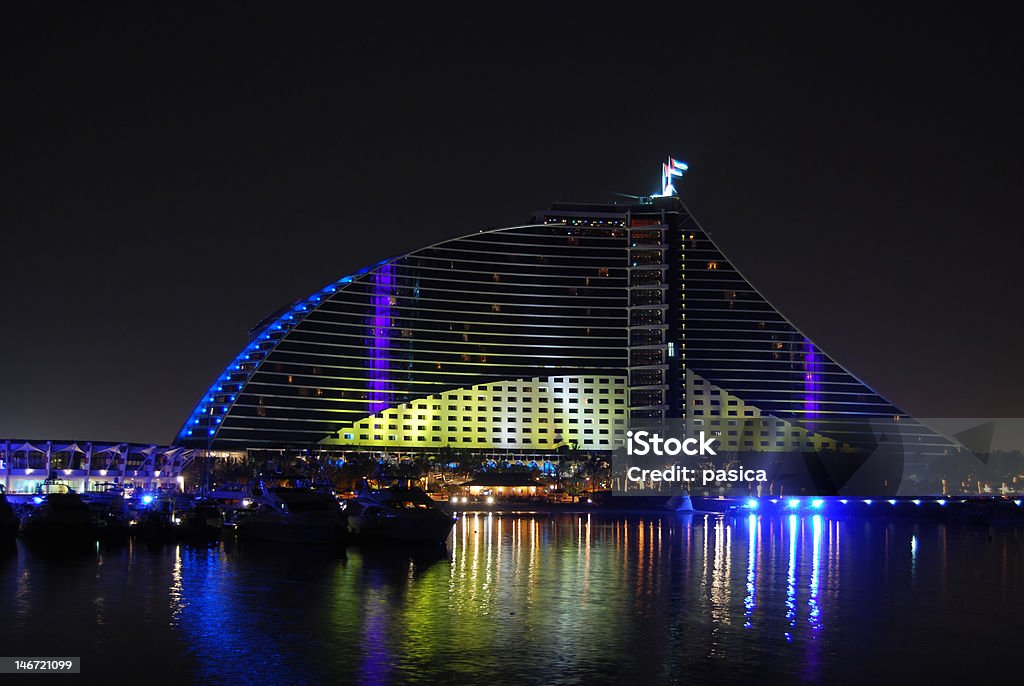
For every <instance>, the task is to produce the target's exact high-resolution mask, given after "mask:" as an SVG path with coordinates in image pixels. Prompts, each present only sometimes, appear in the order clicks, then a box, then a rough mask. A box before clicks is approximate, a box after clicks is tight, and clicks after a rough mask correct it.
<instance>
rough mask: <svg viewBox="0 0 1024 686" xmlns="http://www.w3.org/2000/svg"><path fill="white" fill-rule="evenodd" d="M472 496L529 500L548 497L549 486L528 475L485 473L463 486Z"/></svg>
mask: <svg viewBox="0 0 1024 686" xmlns="http://www.w3.org/2000/svg"><path fill="white" fill-rule="evenodd" d="M462 487H463V488H464V489H467V490H468V491H469V495H471V496H478V497H479V496H488V495H493V496H495V497H498V498H501V497H505V498H529V497H536V496H540V495H546V492H547V486H546V485H545V484H543V483H541V482H540V481H538V480H537V479H535V478H534V477H533V475H532V474H526V473H521V472H519V473H517V472H512V473H483V474H478V475H477V476H476V477H475V478H473V479H472V480H470V481H467V482H466V483H464V484H462Z"/></svg>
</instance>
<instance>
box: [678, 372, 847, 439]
mask: <svg viewBox="0 0 1024 686" xmlns="http://www.w3.org/2000/svg"><path fill="white" fill-rule="evenodd" d="M686 401H687V406H688V410H687V415H688V417H687V424H688V428H687V432H688V433H690V434H695V433H696V432H699V431H706V432H709V433H711V434H713V435H715V436H717V437H718V443H717V445H720V446H721V449H722V450H737V451H738V450H747V451H754V452H782V451H788V450H803V451H819V450H838V451H847V450H851V449H852V448H851V447H850V446H849V445H847V444H845V443H842V444H841V443H838V442H837V441H835V440H833V439H830V438H828V437H827V436H822V435H821V434H817V433H808V431H807V430H806V429H804V428H803V427H800V426H797V425H795V424H793V423H791V422H787V421H784V420H782V419H778V418H776V417H772V416H770V415H766V414H762V413H761V410H760V409H758V408H757V407H755V406H754V405H750V404H748V403H745V402H743V400H742V399H741V398H739V397H737V396H735V395H732V394H731V393H729V392H728V391H726V390H725V389H723V388H720V387H719V386H715V385H714V384H712V383H710V382H708V381H707V380H706V379H704V378H702V377H700V376H698V375H697V374H694V373H693V372H691V371H689V370H687V372H686Z"/></svg>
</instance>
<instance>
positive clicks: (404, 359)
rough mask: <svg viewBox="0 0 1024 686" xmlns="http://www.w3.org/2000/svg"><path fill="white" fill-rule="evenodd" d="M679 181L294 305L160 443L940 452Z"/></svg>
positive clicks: (472, 238)
mask: <svg viewBox="0 0 1024 686" xmlns="http://www.w3.org/2000/svg"><path fill="white" fill-rule="evenodd" d="M683 171H685V165H684V164H682V163H679V162H676V161H674V160H670V161H669V164H666V165H665V166H664V171H663V177H664V178H663V192H662V194H660V195H656V196H652V197H648V198H642V199H638V200H637V201H635V202H630V203H626V204H570V203H558V204H555V205H553V206H551V207H550V208H548V209H546V210H543V211H541V212H539V213H537V215H536V216H535V217H534V220H533V222H531V223H530V224H527V225H523V226H514V227H509V228H501V229H493V230H487V231H480V232H478V233H474V234H470V235H467V236H464V237H461V238H456V239H453V240H449V241H445V242H443V243H439V244H436V245H432V246H429V247H426V248H423V249H421V250H417V251H415V252H412V253H410V254H408V255H403V256H401V257H397V258H394V259H390V260H385V261H383V262H380V263H378V264H376V265H374V266H372V267H369V268H367V269H364V270H362V271H360V272H358V273H357V274H353V275H351V276H346V277H344V278H342V279H340V280H339V281H337V282H335V283H333V284H331V285H329V286H327V287H326V288H324V289H322V290H321V291H319V292H317V293H315V294H313V295H312V296H310V297H309V298H307V299H305V300H302V301H300V302H297V303H295V304H294V305H293V306H291V307H290V308H288V309H287V311H285V312H284V313H283V314H281V315H279V316H276V317H273V318H270V319H268V320H266V321H265V322H264V323H263V324H262V325H261V326H260V327H258V328H257V329H256V330H254V332H253V335H252V340H251V342H250V343H249V345H248V346H247V347H246V348H245V349H244V350H243V351H242V352H241V353H240V354H239V356H238V357H237V358H236V359H235V360H234V361H233V362H232V363H231V365H230V366H229V367H228V368H227V369H226V370H225V371H224V373H223V374H222V375H221V376H220V378H219V379H218V380H217V381H216V382H215V383H214V385H213V386H212V387H211V389H210V390H209V391H208V392H207V394H206V395H205V396H204V397H203V399H202V401H201V402H200V404H199V405H198V406H197V407H196V409H195V410H194V411H193V413H192V414H191V416H190V417H189V419H188V421H187V423H186V424H185V426H184V427H183V428H182V430H181V432H180V434H179V436H178V441H177V442H178V443H179V444H183V445H188V446H192V447H204V446H205V447H215V448H217V449H227V450H232V449H245V448H260V447H272V448H306V449H309V448H313V447H316V448H318V449H325V448H330V449H339V450H345V449H372V450H424V451H438V450H440V449H443V448H450V449H472V450H494V449H501V450H508V451H518V452H522V453H524V454H525V453H543V452H545V451H548V452H550V451H554V450H557V449H559V448H564V447H566V446H568V447H575V448H579V449H584V450H613V449H615V448H616V447H619V446H621V445H622V444H623V442H624V434H625V431H626V430H627V429H628V428H630V427H634V428H635V427H639V426H649V427H657V426H664V425H666V423H668V422H670V421H672V420H681V421H684V422H685V423H686V427H687V430H688V431H698V430H704V431H709V432H711V433H713V434H715V435H716V436H717V437H718V438H719V441H720V445H721V447H722V449H723V450H725V451H737V452H754V453H781V452H794V451H796V452H818V453H822V452H824V453H835V454H853V453H858V454H863V455H870V454H872V453H874V452H877V450H878V448H879V446H880V445H881V444H885V443H891V444H894V445H895V444H897V443H898V444H899V445H900V446H906V445H913V446H915V449H916V450H919V451H923V452H925V453H927V452H929V451H933V452H937V453H942V452H944V451H948V450H949V449H950V447H951V445H952V444H951V443H950V442H949V441H947V440H946V439H944V438H942V437H941V436H938V435H937V434H935V433H934V432H932V431H930V430H928V429H927V428H925V427H923V426H922V425H920V424H919V423H917V422H915V421H914V420H913V419H912V418H911V417H909V416H907V415H906V414H905V413H903V412H901V411H900V410H899V409H897V408H896V407H894V406H892V405H891V404H890V403H889V402H888V401H886V400H885V399H883V398H882V397H881V396H879V395H878V394H877V393H875V392H874V391H872V390H871V389H870V388H868V387H867V386H866V385H865V384H864V383H862V382H861V381H860V380H858V379H857V378H856V377H854V376H853V375H852V374H851V373H849V372H848V371H846V370H845V369H844V368H842V367H841V366H840V365H839V364H837V363H836V362H835V361H834V360H832V359H831V358H830V357H828V356H827V355H826V354H825V353H823V352H822V351H821V350H820V349H819V348H817V347H816V346H815V345H814V344H813V343H812V342H811V341H810V340H809V339H808V338H807V337H806V336H804V335H803V334H802V333H801V332H800V331H799V330H797V329H796V327H794V326H793V325H792V324H791V323H790V322H789V321H788V320H786V319H785V317H783V316H782V315H781V314H780V313H779V312H778V311H777V310H776V309H775V308H774V307H772V306H771V305H770V304H769V303H768V302H767V301H766V300H765V299H764V298H763V297H762V296H761V295H760V294H759V293H758V292H757V290H756V289H755V288H754V287H753V286H752V285H751V284H750V283H749V282H748V281H747V280H746V279H745V278H744V277H743V276H742V275H741V274H740V273H739V272H738V271H737V270H736V269H735V267H734V266H733V265H732V264H731V263H730V262H729V260H728V259H727V257H726V256H725V255H724V254H723V253H722V252H721V251H720V250H719V249H718V247H717V246H716V245H715V244H714V242H713V241H712V240H711V238H710V237H709V236H708V234H707V233H706V232H705V231H704V230H703V229H702V228H701V227H700V226H699V225H698V224H697V222H696V221H695V220H694V219H693V217H691V216H690V214H689V212H688V211H687V209H686V207H685V206H684V205H683V204H682V202H681V201H680V200H679V199H678V198H677V197H675V195H674V188H673V185H672V180H673V177H675V178H678V177H679V176H681V175H682V172H683ZM901 450H902V447H901ZM901 457H902V455H901ZM847 463H848V464H861V462H858V461H857V460H847ZM901 464H902V461H901ZM847 477H848V475H845V476H841V477H837V478H838V479H839V480H840V481H843V480H845V479H846V478H847Z"/></svg>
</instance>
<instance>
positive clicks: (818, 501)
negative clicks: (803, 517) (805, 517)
mask: <svg viewBox="0 0 1024 686" xmlns="http://www.w3.org/2000/svg"><path fill="white" fill-rule="evenodd" d="M824 504H825V501H824V500H822V499H821V498H815V499H814V500H812V501H811V507H813V508H814V509H815V510H820V509H821V508H822V506H823V505H824Z"/></svg>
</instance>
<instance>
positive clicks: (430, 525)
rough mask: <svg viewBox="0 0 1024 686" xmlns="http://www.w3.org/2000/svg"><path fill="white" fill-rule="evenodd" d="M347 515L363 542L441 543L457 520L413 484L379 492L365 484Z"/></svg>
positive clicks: (353, 532)
mask: <svg viewBox="0 0 1024 686" xmlns="http://www.w3.org/2000/svg"><path fill="white" fill-rule="evenodd" d="M346 512H347V513H348V527H349V531H350V532H351V533H352V534H353V535H354V536H356V537H357V538H358V539H359V540H361V541H401V542H410V543H411V542H419V543H441V542H444V541H445V540H446V539H447V538H448V534H449V533H450V532H451V530H452V527H453V526H454V525H455V517H453V516H451V515H450V514H448V513H447V512H445V511H443V510H442V509H441V508H440V507H438V505H437V503H435V502H434V501H433V500H432V499H431V498H430V496H428V495H427V494H426V493H424V492H423V490H422V489H420V488H417V487H415V486H413V485H412V483H411V482H409V481H406V482H405V483H403V484H401V485H393V486H388V487H384V488H379V487H376V488H375V487H374V486H371V484H370V482H368V481H366V480H364V481H363V484H362V486H361V488H360V489H359V492H358V493H357V494H356V497H355V498H354V499H353V500H350V501H348V502H347V503H346Z"/></svg>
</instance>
